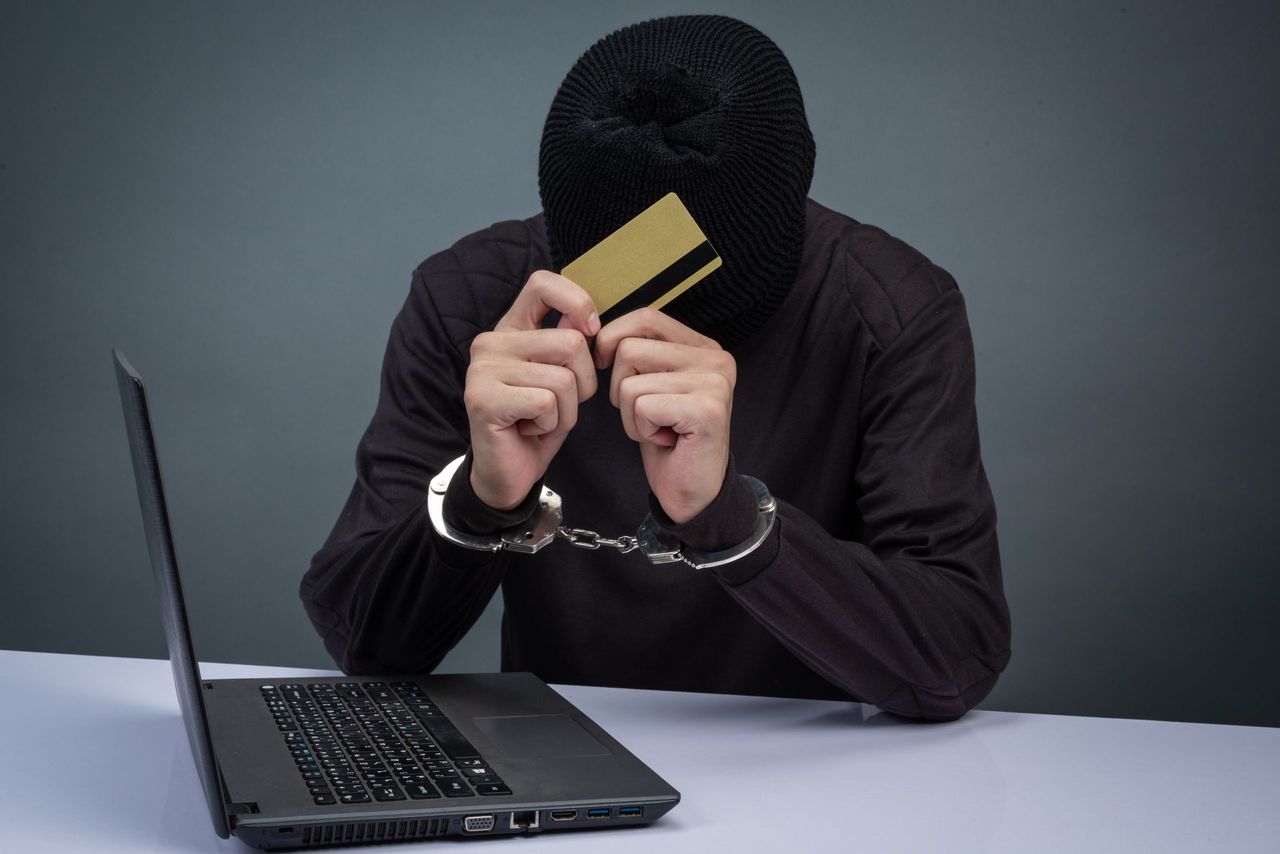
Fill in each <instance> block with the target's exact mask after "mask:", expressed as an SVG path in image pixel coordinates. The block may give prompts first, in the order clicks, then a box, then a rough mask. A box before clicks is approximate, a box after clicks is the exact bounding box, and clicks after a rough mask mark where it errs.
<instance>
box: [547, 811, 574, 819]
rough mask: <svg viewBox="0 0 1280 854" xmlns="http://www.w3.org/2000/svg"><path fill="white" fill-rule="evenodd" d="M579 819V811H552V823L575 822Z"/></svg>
mask: <svg viewBox="0 0 1280 854" xmlns="http://www.w3.org/2000/svg"><path fill="white" fill-rule="evenodd" d="M577 817H578V811H577V810H552V811H551V820H552V821H573V820H574V819H575V818H577Z"/></svg>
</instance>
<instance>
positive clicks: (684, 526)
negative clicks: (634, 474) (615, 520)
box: [649, 454, 758, 551]
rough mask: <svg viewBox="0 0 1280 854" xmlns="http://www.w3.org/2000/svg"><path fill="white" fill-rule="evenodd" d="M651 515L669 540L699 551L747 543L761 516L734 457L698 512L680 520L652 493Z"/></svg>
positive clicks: (752, 492)
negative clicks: (707, 500)
mask: <svg viewBox="0 0 1280 854" xmlns="http://www.w3.org/2000/svg"><path fill="white" fill-rule="evenodd" d="M649 512H650V513H651V514H652V516H653V518H654V521H656V522H657V523H658V525H659V527H661V528H662V530H663V532H664V533H665V534H666V535H667V536H668V537H671V538H674V539H676V540H679V541H680V542H682V543H684V544H685V545H687V546H690V547H691V548H694V549H697V550H699V551H719V550H721V549H726V548H729V547H731V546H734V545H736V544H738V543H740V542H742V541H743V540H746V539H747V538H748V537H750V536H751V533H752V531H753V530H754V529H755V524H756V517H757V516H758V510H757V502H756V494H755V490H754V489H753V488H752V486H751V484H750V483H749V482H748V481H747V480H746V479H745V478H743V477H742V476H740V475H739V474H738V472H737V467H736V465H735V464H734V459H733V455H732V454H730V455H729V459H728V462H727V464H726V466H725V474H724V480H723V481H722V482H721V484H720V490H719V492H717V493H716V495H715V496H714V497H713V498H712V499H711V501H710V502H709V503H707V504H706V505H705V506H704V507H703V508H702V509H701V510H699V511H698V512H697V513H694V514H691V515H689V516H687V517H685V518H684V519H683V520H682V521H677V520H676V519H673V518H672V517H671V516H670V515H668V514H667V512H666V510H665V509H664V508H663V506H662V503H661V502H660V501H659V500H658V498H657V496H656V495H655V494H654V493H653V492H650V493H649Z"/></svg>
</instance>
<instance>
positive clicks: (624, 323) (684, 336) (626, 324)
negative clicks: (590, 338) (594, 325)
mask: <svg viewBox="0 0 1280 854" xmlns="http://www.w3.org/2000/svg"><path fill="white" fill-rule="evenodd" d="M627 338H651V339H654V340H657V341H669V342H671V343H673V344H684V345H687V346H690V347H704V348H708V349H712V350H719V349H720V345H719V344H718V343H716V341H715V339H713V338H708V337H707V336H705V335H701V334H699V333H697V332H694V331H693V330H692V329H690V328H689V327H687V326H685V325H684V324H683V323H681V322H680V321H678V320H676V319H675V318H674V317H671V316H670V315H667V314H663V313H662V312H661V311H658V310H657V309H656V308H639V309H636V310H635V311H632V312H629V313H627V314H624V315H623V316H622V317H619V318H618V319H617V320H613V321H610V322H609V324H608V325H606V326H605V327H604V328H603V329H601V330H600V334H598V335H597V336H596V360H595V361H596V367H598V368H600V369H601V370H603V369H604V368H607V367H609V366H610V365H611V364H613V360H614V358H615V356H616V355H617V350H618V345H619V344H621V343H622V341H624V340H625V339H627Z"/></svg>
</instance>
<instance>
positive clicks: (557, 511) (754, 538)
mask: <svg viewBox="0 0 1280 854" xmlns="http://www.w3.org/2000/svg"><path fill="white" fill-rule="evenodd" d="M465 459H466V455H465V454H464V455H463V456H461V457H458V458H457V459H456V460H454V461H453V462H451V463H449V464H448V465H447V466H445V467H444V468H443V469H442V470H441V471H440V473H439V474H438V475H436V476H435V477H434V478H432V479H431V488H430V490H429V491H428V493H427V513H428V514H429V515H430V516H431V524H432V525H433V526H434V527H435V529H436V532H437V533H438V534H439V535H440V536H442V537H444V538H445V539H446V540H448V541H449V542H451V543H456V544H457V545H460V546H463V547H464V548H468V549H475V550H477V551H486V552H500V551H504V550H506V551H513V552H523V553H525V554H534V553H535V552H537V551H539V550H540V549H542V548H543V547H545V546H547V545H550V544H551V543H552V542H554V541H555V540H556V539H557V538H559V539H565V540H568V541H569V543H570V544H571V545H575V546H577V547H578V548H583V549H592V550H595V549H598V548H600V547H601V546H606V547H608V548H613V549H617V550H618V551H619V552H621V553H622V554H626V553H627V552H630V551H634V550H636V549H639V550H640V552H641V553H642V554H644V556H645V557H647V558H648V559H649V562H650V563H653V564H659V563H686V564H688V565H689V566H691V567H693V568H694V569H710V568H711V567H713V566H721V565H723V564H726V563H730V562H732V561H735V560H737V559H738V558H741V557H745V556H746V555H749V554H751V553H752V552H753V551H755V550H756V549H757V548H759V547H760V544H761V543H763V542H764V541H765V539H766V538H767V537H768V536H769V532H770V531H771V530H772V529H773V522H774V519H775V518H776V516H777V509H778V504H777V502H776V501H775V500H774V498H773V496H772V495H770V494H769V490H768V489H767V488H766V487H765V485H764V484H763V483H761V482H760V481H758V480H756V479H755V478H754V477H748V476H746V475H743V477H746V479H747V482H748V483H750V484H751V488H752V490H754V491H755V496H756V511H757V514H756V528H755V531H754V532H753V533H752V535H751V536H750V537H749V538H748V539H747V540H746V541H745V542H742V543H739V544H738V545H736V546H731V547H729V548H727V549H723V550H721V551H715V552H704V551H698V550H696V549H690V548H685V546H684V544H683V543H680V542H678V541H675V540H672V539H671V538H670V537H669V536H666V535H664V533H663V532H662V529H661V528H660V527H659V526H658V523H657V521H656V520H655V519H654V518H653V514H652V513H650V514H647V515H646V516H645V517H644V522H643V523H641V525H640V529H639V530H638V531H636V535H635V536H634V537H632V536H629V535H624V536H621V537H618V538H617V539H612V538H610V537H602V536H600V535H599V534H597V533H596V532H595V531H587V530H584V529H582V528H566V527H565V526H564V525H562V524H561V523H562V522H563V521H564V513H563V510H562V508H561V502H560V496H559V495H557V494H556V493H554V492H552V491H551V490H550V489H548V488H547V487H545V486H544V487H543V488H542V495H541V497H540V498H539V499H538V507H537V509H535V510H534V511H533V515H531V516H530V517H529V518H528V519H526V520H525V521H523V522H521V523H520V524H519V525H513V526H512V527H510V528H506V529H505V530H503V531H501V532H499V533H498V534H497V535H494V536H487V537H486V536H478V535H475V534H468V533H465V532H463V531H459V530H458V529H457V528H453V527H451V526H450V525H449V523H447V522H446V521H445V520H444V495H445V492H446V491H448V489H449V482H450V481H451V480H453V476H454V475H455V474H456V473H457V471H458V469H459V467H461V466H462V462H463V460H465Z"/></svg>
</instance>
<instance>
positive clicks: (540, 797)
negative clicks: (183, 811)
mask: <svg viewBox="0 0 1280 854" xmlns="http://www.w3.org/2000/svg"><path fill="white" fill-rule="evenodd" d="M113 356H114V359H115V369H116V378H117V380H118V382H119V385H120V399H121V402H122V403H123V405H124V415H125V424H126V426H127V427H128V433H129V450H130V451H131V452H132V455H133V473H134V479H135V480H136V482H137V487H138V501H139V504H140V505H141V507H142V522H143V527H144V528H145V530H146V535H147V547H148V550H149V551H150V554H151V569H152V572H153V574H154V576H155V583H156V590H157V592H158V593H159V596H160V611H161V616H162V618H163V621H164V630H165V638H166V640H167V642H168V646H169V659H170V662H171V663H172V665H173V679H174V685H175V686H176V688H177V691H178V705H179V706H181V708H182V718H183V721H184V723H185V724H186V729H187V738H188V740H189V741H190V743H191V753H192V755H193V757H194V759H195V766H196V771H197V773H198V774H199V777H200V784H201V786H202V787H203V789H204V795H205V798H206V800H207V801H208V804H209V815H210V817H211V818H212V819H213V829H214V831H215V832H216V833H217V834H218V835H219V836H221V837H224V838H225V837H227V836H229V835H230V834H235V835H236V836H237V837H238V838H240V839H241V840H243V841H244V842H246V843H248V844H249V845H252V846H254V847H256V848H272V849H274V848H302V847H314V846H321V845H336V844H358V843H371V842H392V841H399V840H419V839H428V838H434V837H441V836H469V837H483V836H497V835H504V834H505V835H510V834H521V833H538V832H542V831H547V830H579V829H596V828H607V827H619V826H624V825H637V824H647V823H649V822H652V821H654V820H656V819H657V818H659V817H661V816H662V815H664V814H665V813H667V812H668V811H669V810H670V809H671V808H672V807H674V806H675V805H676V804H677V803H679V801H680V793H679V792H677V791H676V790H675V789H673V788H672V787H671V786H670V785H669V784H668V783H667V782H666V781H664V780H663V779H662V778H661V777H659V776H658V775H657V774H655V773H654V772H653V771H652V770H650V769H649V768H648V766H646V765H645V764H644V763H643V762H641V761H640V760H639V759H637V758H636V757H635V756H633V755H632V754H631V753H630V752H629V751H627V749H626V748H624V747H623V746H622V745H621V744H619V743H618V742H617V741H616V740H615V739H614V738H613V737H612V736H610V735H609V734H608V733H607V732H605V731H604V730H603V729H601V728H600V727H599V726H597V725H596V724H595V723H594V722H593V721H592V720H591V719H590V718H588V717H587V716H586V715H585V714H583V713H582V712H581V711H579V710H578V709H577V708H575V707H574V706H573V705H572V704H571V703H569V701H567V700H565V699H564V698H563V697H561V696H560V695H559V694H557V693H556V692H555V691H553V690H552V689H551V688H549V687H547V685H546V684H545V683H544V682H542V681H541V680H540V679H538V678H537V677H536V676H534V675H532V674H529V673H486V674H472V675H447V676H413V675H405V676H370V677H361V676H338V677H328V678H317V677H304V676H299V677H297V678H295V679H283V680H264V679H214V680H206V679H201V678H200V665H199V664H198V662H197V660H196V656H195V650H194V649H193V647H192V643H191V633H190V630H189V627H188V623H187V613H186V607H185V605H184V602H183V597H182V583H181V580H180V579H179V577H178V562H177V557H176V554H175V552H174V546H173V535H172V532H171V531H170V527H169V511H168V508H167V506H166V505H165V498H164V487H163V484H162V483H161V480H160V466H159V458H158V456H157V454H156V445H155V437H154V434H153V431H152V426H151V416H150V413H149V411H148V407H147V395H146V390H145V389H144V388H143V385H142V378H141V377H140V376H138V373H137V372H136V371H135V370H134V369H133V368H132V367H131V366H130V365H129V363H128V362H127V361H126V360H125V358H124V356H123V355H121V353H120V352H119V351H113Z"/></svg>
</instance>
